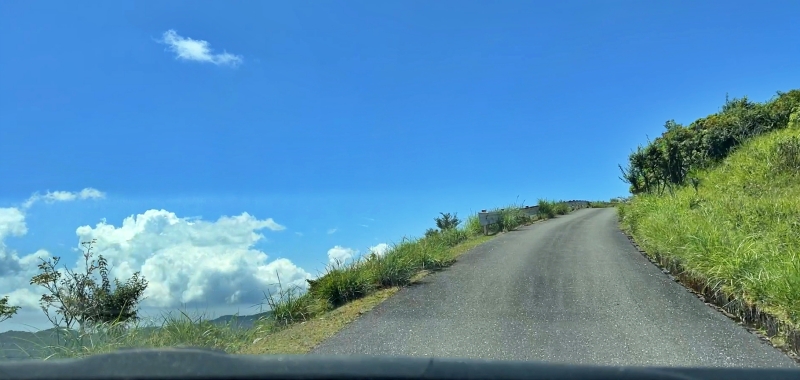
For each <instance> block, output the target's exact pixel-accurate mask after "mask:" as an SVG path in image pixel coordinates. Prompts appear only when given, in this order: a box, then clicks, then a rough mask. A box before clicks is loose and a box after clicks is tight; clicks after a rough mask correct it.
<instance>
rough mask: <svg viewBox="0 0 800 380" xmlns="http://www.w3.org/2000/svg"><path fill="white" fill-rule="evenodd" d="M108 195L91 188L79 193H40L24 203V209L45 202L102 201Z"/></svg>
mask: <svg viewBox="0 0 800 380" xmlns="http://www.w3.org/2000/svg"><path fill="white" fill-rule="evenodd" d="M105 197H106V194H105V193H103V192H102V191H100V190H97V189H93V188H91V187H87V188H85V189H83V190H81V191H79V192H69V191H53V192H50V191H48V192H47V193H45V194H44V195H41V194H39V193H34V194H33V195H31V197H30V198H28V199H27V200H26V201H25V202H23V203H22V207H23V208H26V209H27V208H30V207H31V206H33V204H34V203H36V202H38V201H44V202H45V203H54V202H70V201H74V200H77V199H80V200H84V199H102V198H105Z"/></svg>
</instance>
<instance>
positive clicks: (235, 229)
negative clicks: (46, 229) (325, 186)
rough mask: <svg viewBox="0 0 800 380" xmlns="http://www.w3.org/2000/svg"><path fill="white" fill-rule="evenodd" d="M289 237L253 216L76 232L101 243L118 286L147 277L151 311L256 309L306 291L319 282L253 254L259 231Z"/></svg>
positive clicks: (163, 216) (161, 215)
mask: <svg viewBox="0 0 800 380" xmlns="http://www.w3.org/2000/svg"><path fill="white" fill-rule="evenodd" d="M264 228H267V229H271V230H273V231H277V230H282V229H284V227H283V226H281V225H279V224H277V223H275V221H273V220H272V219H266V220H259V219H257V218H255V217H253V216H251V215H249V214H247V213H243V214H241V215H239V216H232V217H228V216H224V217H221V218H219V219H218V220H217V221H203V220H189V219H188V218H180V217H178V216H177V215H175V214H174V213H172V212H169V211H166V210H148V211H145V212H144V213H142V214H139V215H135V216H130V217H128V218H125V220H123V221H122V223H121V225H120V226H119V227H116V226H113V225H110V224H107V223H106V222H101V223H98V224H97V225H96V226H95V227H90V226H82V227H79V228H78V229H77V231H76V233H77V235H78V236H79V237H80V240H81V241H87V240H91V239H97V243H96V244H95V250H94V252H95V254H97V255H100V254H102V255H103V256H104V257H105V258H106V259H108V261H109V264H110V266H111V267H113V270H112V274H113V276H114V277H117V278H123V279H125V278H128V277H130V276H131V275H132V274H133V273H134V272H136V271H141V274H142V276H144V278H145V279H146V280H147V281H148V283H149V284H148V287H147V290H146V291H145V297H146V299H145V301H144V302H143V305H144V306H153V307H175V306H179V305H181V304H192V303H196V302H197V303H208V304H224V303H241V302H249V303H256V302H259V301H261V300H262V298H263V291H265V290H266V289H270V291H272V292H273V293H275V292H274V290H275V289H277V287H276V285H277V283H278V276H280V281H281V283H282V285H283V286H284V287H286V286H294V285H297V286H305V280H306V279H307V278H311V275H310V274H309V273H307V272H306V271H305V270H303V269H302V268H299V267H297V266H296V265H294V264H293V263H292V262H291V261H289V260H287V259H278V260H273V261H271V262H270V261H268V256H267V254H266V253H264V252H262V251H259V250H257V249H254V248H253V245H255V243H257V242H258V241H260V240H261V239H263V238H264V236H263V235H261V234H260V233H258V231H260V230H262V229H264Z"/></svg>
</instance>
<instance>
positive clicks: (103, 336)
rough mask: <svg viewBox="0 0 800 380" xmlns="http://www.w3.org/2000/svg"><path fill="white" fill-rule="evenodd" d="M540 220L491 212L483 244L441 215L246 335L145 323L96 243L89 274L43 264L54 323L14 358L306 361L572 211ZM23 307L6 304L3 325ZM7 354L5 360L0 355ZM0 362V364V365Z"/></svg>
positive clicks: (287, 292)
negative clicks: (297, 357) (472, 261)
mask: <svg viewBox="0 0 800 380" xmlns="http://www.w3.org/2000/svg"><path fill="white" fill-rule="evenodd" d="M538 206H539V207H538V212H537V213H535V214H533V215H531V212H530V210H531V209H530V208H526V207H525V206H523V205H518V204H511V205H509V206H507V207H503V208H497V209H494V210H490V211H491V212H497V213H498V214H499V217H498V220H497V222H496V223H494V224H491V225H489V229H488V231H487V232H488V234H484V228H483V226H481V223H480V220H479V218H478V215H477V214H475V215H472V216H469V217H468V218H466V220H463V221H462V220H461V219H459V218H458V216H457V215H456V214H450V213H440V215H439V216H437V217H436V218H434V220H433V221H434V223H435V226H436V227H435V228H430V229H428V230H427V231H426V232H425V234H424V236H423V237H420V238H403V239H402V240H401V241H400V242H399V243H397V244H394V245H393V246H392V247H390V248H389V249H388V250H387V251H386V252H384V253H382V254H378V253H377V252H370V253H368V254H367V255H365V256H362V257H360V258H358V259H356V260H353V261H350V262H343V263H336V264H335V265H330V266H329V267H328V268H326V271H325V273H324V274H323V275H322V276H320V277H318V278H317V279H313V280H308V286H307V287H306V288H299V287H283V286H282V284H280V283H279V284H277V285H278V290H277V293H275V294H272V293H269V292H265V294H264V303H265V304H266V305H265V306H266V307H267V309H268V310H269V311H268V312H266V313H263V317H261V318H259V319H258V320H257V321H255V322H254V323H252V325H249V326H247V327H240V326H239V325H238V323H237V320H236V319H235V318H234V319H233V320H231V321H229V322H228V323H225V324H220V323H214V322H212V321H211V320H209V319H208V318H204V317H203V316H199V317H194V316H191V315H190V313H189V312H187V311H185V310H181V311H176V312H175V313H170V314H167V315H163V316H162V320H161V321H159V322H158V323H152V322H149V323H145V322H143V321H142V320H141V319H140V317H139V315H138V313H137V308H138V305H139V303H140V301H141V300H142V296H143V294H144V292H145V290H146V288H147V281H146V279H144V277H142V276H141V275H140V273H138V272H137V273H135V274H134V275H133V276H132V277H131V278H130V279H128V280H127V281H125V282H121V281H119V280H116V279H115V280H114V286H112V282H111V281H110V279H109V278H108V269H107V263H106V261H105V259H104V258H103V256H102V255H100V256H99V257H97V258H94V255H93V253H92V249H93V248H94V244H95V242H94V241H91V242H86V243H83V248H84V249H85V254H84V259H85V267H84V268H83V272H73V271H69V270H64V271H60V270H58V269H57V265H58V263H59V258H58V257H56V258H52V259H49V260H44V261H42V262H41V263H40V264H39V266H38V268H39V270H40V273H39V274H38V275H36V276H34V277H33V278H32V279H31V284H36V285H39V286H41V287H42V288H43V289H44V290H46V293H45V294H44V295H43V296H42V298H41V306H42V311H43V312H45V314H46V315H47V317H48V319H49V320H50V321H51V322H52V323H53V326H54V328H53V329H50V330H47V331H46V334H44V337H45V338H41V337H42V334H37V335H36V336H37V337H40V339H39V341H24V342H23V341H20V342H19V344H18V345H17V349H19V350H24V351H25V353H26V356H28V357H30V358H39V359H49V358H73V357H82V356H86V355H92V354H98V353H104V352H110V351H114V350H116V349H119V348H129V347H137V348H141V347H145V348H153V347H180V346H184V347H188V346H191V347H205V348H212V349H218V350H222V351H225V352H228V353H242V354H265V353H271V354H277V353H285V354H291V353H305V352H308V351H309V350H310V349H311V348H313V347H314V346H316V345H317V344H319V343H320V342H322V341H323V340H324V339H326V338H328V337H330V336H332V335H333V334H335V333H336V332H337V331H339V330H340V329H341V328H343V327H344V326H345V325H346V324H347V323H350V322H352V321H353V320H355V319H356V318H357V317H358V316H359V315H361V314H362V313H364V312H366V311H368V310H369V309H371V308H372V307H374V306H375V305H378V304H379V303H380V302H382V301H383V300H385V299H386V298H388V297H390V296H391V295H392V294H394V293H396V292H397V291H398V290H399V289H400V288H402V287H403V286H407V285H410V284H412V283H414V282H415V281H418V280H419V279H421V278H422V277H424V276H426V275H428V274H430V273H432V272H435V271H438V270H441V269H444V268H446V267H448V266H450V265H452V264H453V263H454V262H455V261H456V260H457V258H458V256H459V255H461V254H462V253H464V252H466V251H468V250H470V249H472V248H474V247H476V246H478V245H480V244H482V243H484V242H486V241H488V240H490V239H491V238H492V237H493V236H496V235H497V234H498V233H500V232H505V231H511V230H514V229H516V228H518V227H519V226H522V225H529V224H531V223H534V222H536V221H539V220H545V219H549V218H554V217H556V216H557V215H563V214H567V213H568V212H570V211H571V208H570V206H569V204H567V203H565V202H555V201H549V200H539V202H538ZM18 309H19V307H17V306H10V305H9V304H8V298H7V297H5V298H1V299H0V321H2V320H5V319H7V318H10V317H12V316H13V315H14V314H15V313H16V312H17V311H18ZM31 347H33V348H31ZM0 354H2V353H0ZM0 357H2V355H0Z"/></svg>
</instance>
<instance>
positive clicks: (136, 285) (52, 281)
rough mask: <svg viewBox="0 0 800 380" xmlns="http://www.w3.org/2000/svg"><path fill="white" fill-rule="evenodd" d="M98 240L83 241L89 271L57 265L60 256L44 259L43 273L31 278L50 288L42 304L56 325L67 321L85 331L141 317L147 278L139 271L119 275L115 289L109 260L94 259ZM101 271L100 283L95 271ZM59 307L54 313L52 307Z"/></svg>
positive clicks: (32, 282) (46, 313)
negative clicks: (128, 275) (121, 277)
mask: <svg viewBox="0 0 800 380" xmlns="http://www.w3.org/2000/svg"><path fill="white" fill-rule="evenodd" d="M95 242H96V240H92V241H90V242H83V243H81V245H82V246H84V247H85V248H86V252H85V253H84V261H85V268H84V269H85V273H77V272H73V271H71V270H69V269H67V268H65V269H64V272H63V273H62V272H60V271H58V270H57V269H56V266H57V265H58V263H59V261H60V258H59V257H53V258H52V259H49V260H45V259H42V263H40V264H39V265H38V268H39V270H40V271H41V273H39V274H37V275H35V276H34V277H33V278H32V279H31V282H30V283H31V285H39V286H42V287H44V288H45V289H47V290H48V292H49V294H43V295H42V297H41V299H40V305H41V307H42V310H43V311H44V313H45V315H46V316H47V318H48V319H49V320H50V322H51V323H53V325H54V326H55V327H61V326H62V325H64V327H66V328H67V329H71V328H72V326H73V325H74V324H76V323H77V324H78V325H79V327H80V331H81V333H83V332H84V331H85V330H86V329H87V328H89V327H93V326H97V325H98V324H103V323H110V324H118V323H121V322H127V321H134V320H137V319H138V315H137V305H138V304H139V302H141V300H142V295H143V294H144V291H145V289H146V288H147V281H146V280H145V279H144V278H143V277H142V276H141V275H140V273H139V272H136V273H134V274H133V276H132V277H131V278H130V279H128V281H126V282H125V283H121V282H120V281H119V280H118V279H115V280H114V282H115V285H116V287H115V289H113V290H112V289H111V281H109V278H108V262H107V261H106V259H105V258H104V257H103V256H102V255H100V256H99V257H98V259H97V260H92V248H93V246H94V243H95ZM95 270H98V271H99V272H100V283H99V284H98V282H97V281H96V280H95V278H94V275H93V272H94V271H95ZM51 308H55V313H54V314H51V313H50V309H51Z"/></svg>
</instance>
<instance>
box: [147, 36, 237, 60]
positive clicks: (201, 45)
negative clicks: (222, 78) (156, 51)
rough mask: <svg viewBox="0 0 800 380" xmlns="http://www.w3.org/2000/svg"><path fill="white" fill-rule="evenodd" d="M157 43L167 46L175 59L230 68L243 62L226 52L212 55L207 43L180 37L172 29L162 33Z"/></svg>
mask: <svg viewBox="0 0 800 380" xmlns="http://www.w3.org/2000/svg"><path fill="white" fill-rule="evenodd" d="M158 42H160V43H162V44H165V45H167V46H168V49H169V50H170V51H172V52H173V53H175V58H176V59H181V60H186V61H196V62H207V63H213V64H215V65H217V66H232V67H236V66H238V65H239V64H241V63H242V61H243V58H242V57H241V56H239V55H235V54H230V53H228V52H222V53H213V52H212V50H211V45H210V44H209V43H208V41H203V40H194V39H191V38H188V37H181V36H180V35H178V33H177V32H176V31H174V30H172V29H170V30H168V31H166V32H164V34H163V35H162V36H161V39H160V40H159V41H158Z"/></svg>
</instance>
